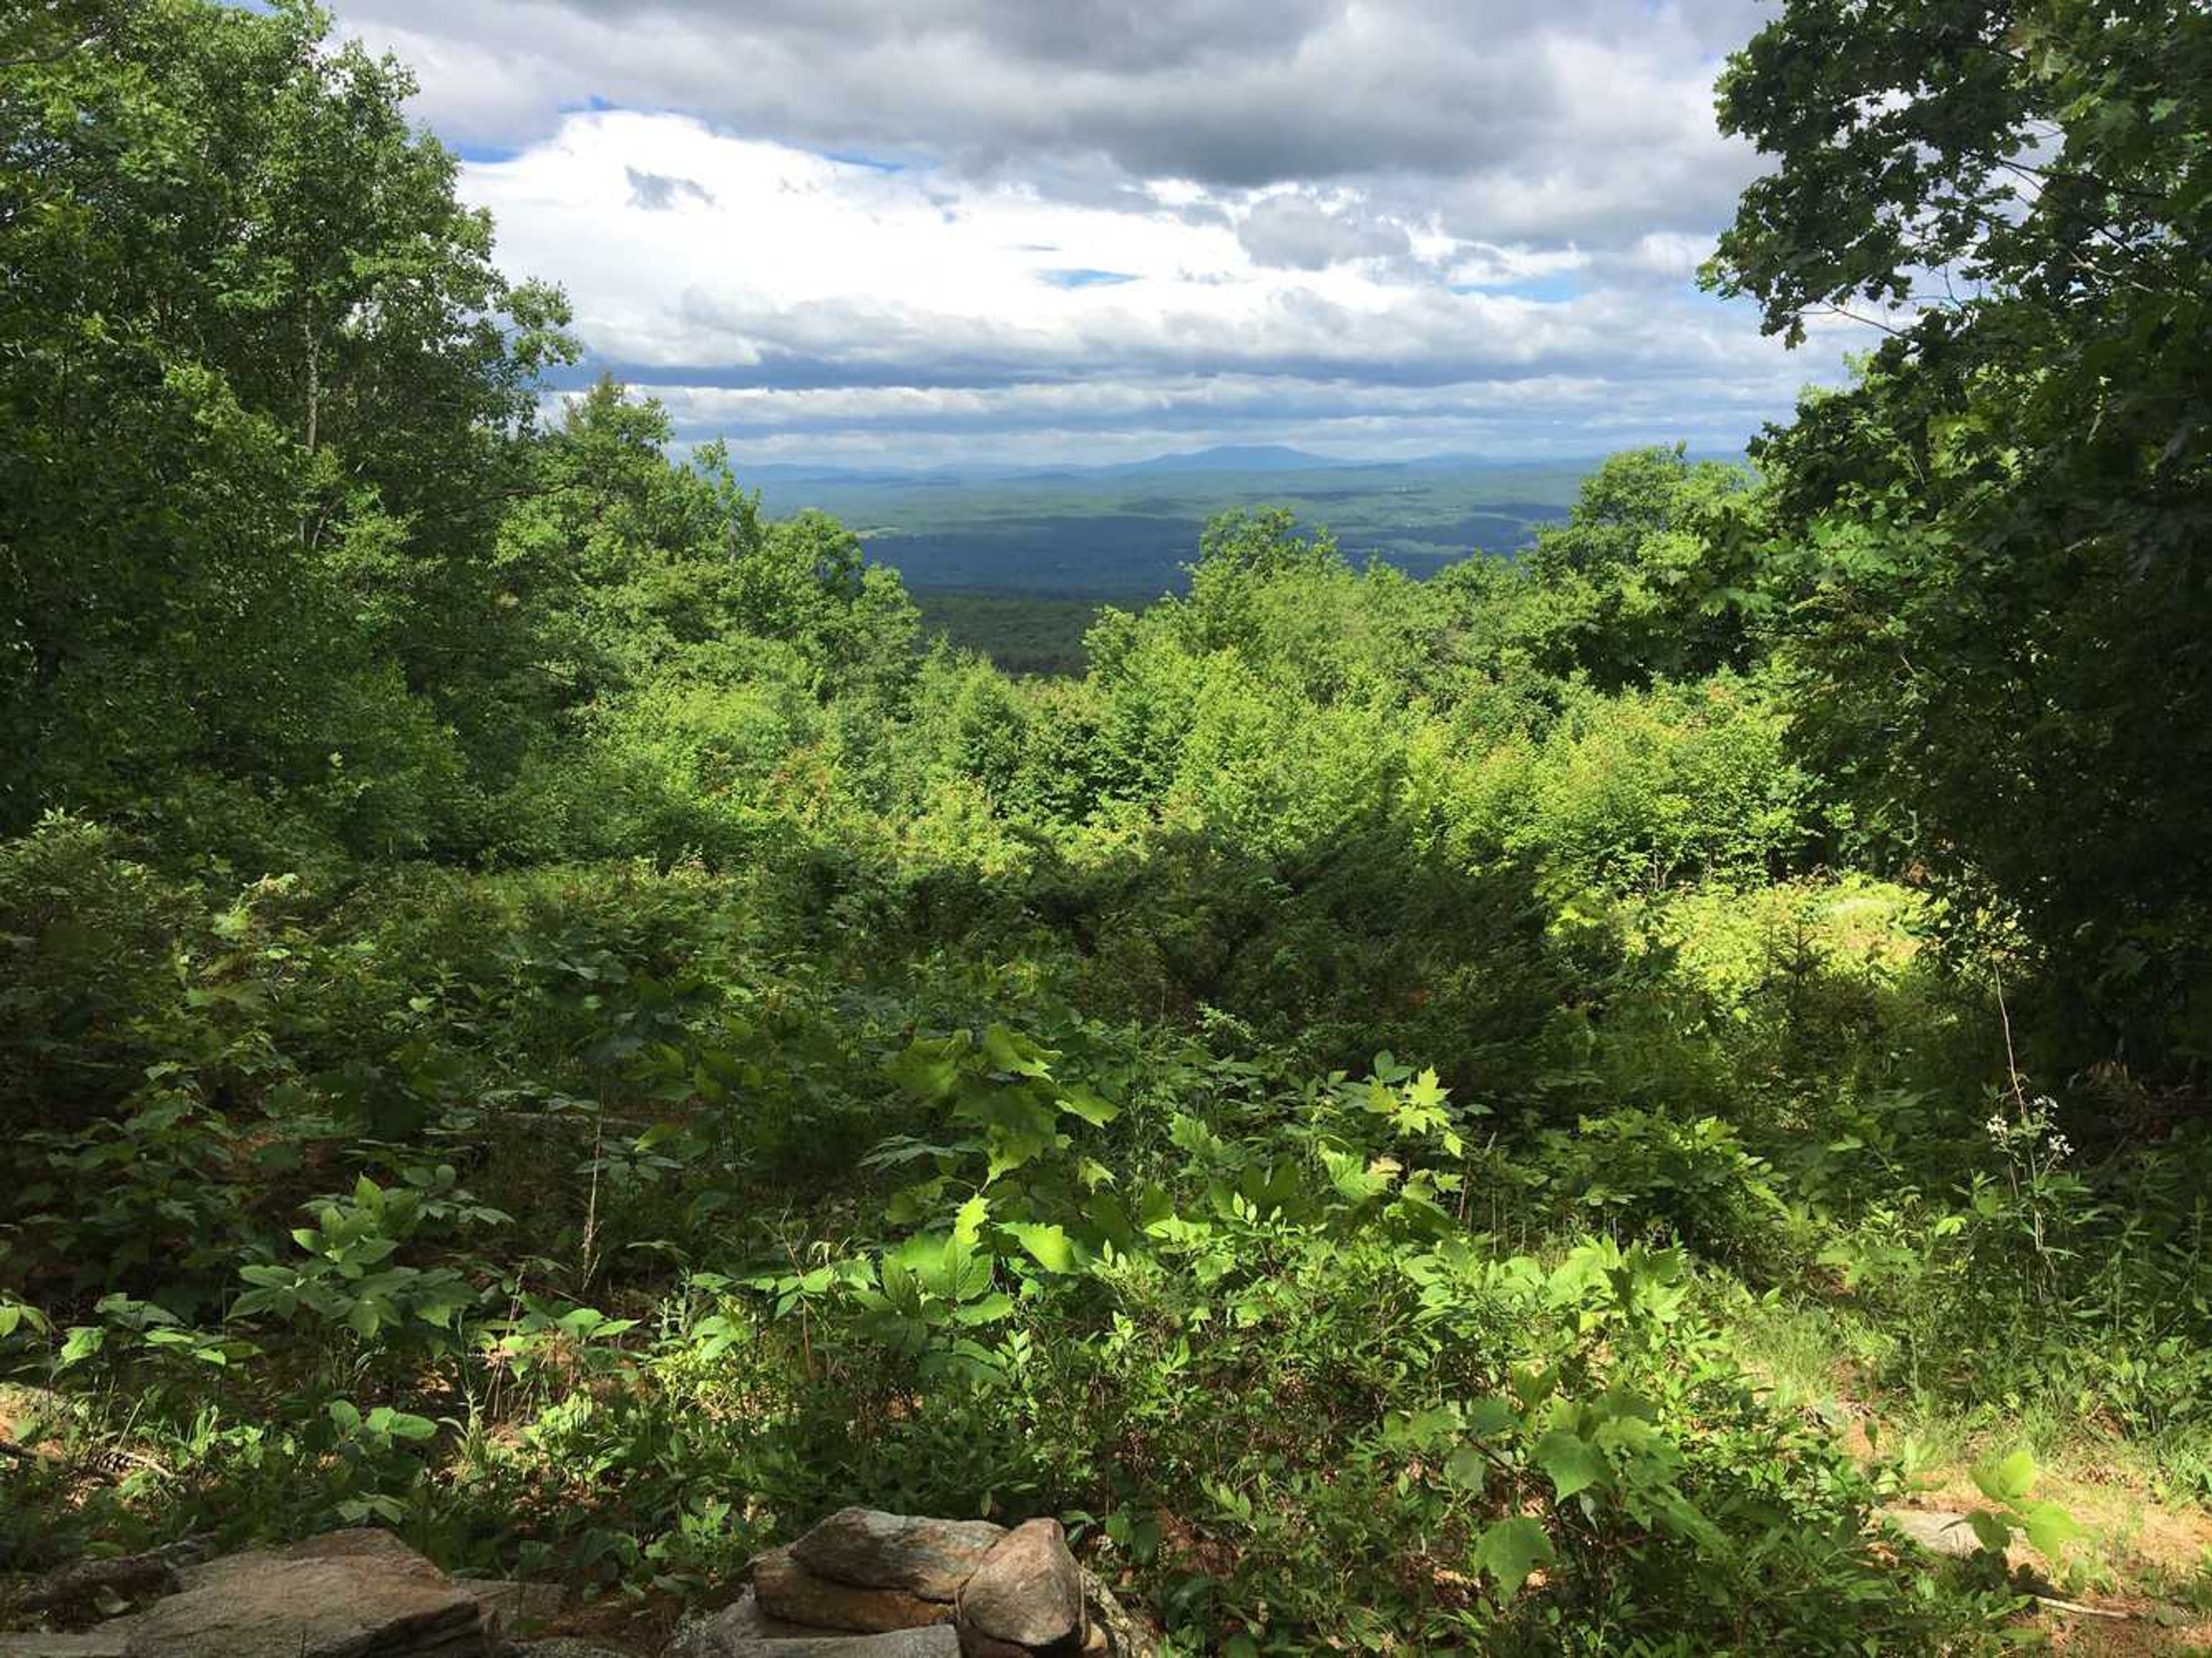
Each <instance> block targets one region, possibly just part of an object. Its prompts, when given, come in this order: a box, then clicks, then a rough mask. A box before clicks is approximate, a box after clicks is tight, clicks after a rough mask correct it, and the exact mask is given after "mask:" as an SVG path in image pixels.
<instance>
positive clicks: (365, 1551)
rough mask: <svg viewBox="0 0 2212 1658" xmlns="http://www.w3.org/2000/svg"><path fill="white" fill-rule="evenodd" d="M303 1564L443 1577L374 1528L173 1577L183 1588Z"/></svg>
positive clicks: (235, 1557) (248, 1554) (250, 1552)
mask: <svg viewBox="0 0 2212 1658" xmlns="http://www.w3.org/2000/svg"><path fill="white" fill-rule="evenodd" d="M305 1562H325V1563H330V1562H337V1563H343V1564H346V1565H349V1566H352V1567H354V1568H356V1569H357V1570H362V1571H363V1572H367V1573H371V1574H374V1575H378V1576H400V1577H419V1578H421V1579H422V1581H423V1582H430V1583H447V1582H449V1580H448V1579H447V1576H446V1574H445V1573H443V1572H442V1571H440V1570H438V1568H437V1567H436V1566H435V1564H432V1563H431V1562H430V1561H429V1560H428V1559H427V1558H424V1557H423V1556H422V1555H419V1554H417V1553H416V1552H415V1551H414V1550H413V1549H410V1548H409V1547H408V1546H407V1545H406V1544H404V1543H403V1542H401V1541H400V1540H398V1538H396V1537H394V1536H393V1535H392V1533H390V1532H388V1531H380V1530H379V1529H378V1528H377V1527H374V1526H355V1527H350V1528H349V1529H347V1530H345V1531H330V1532H325V1533H322V1534H321V1535H320V1536H319V1537H309V1538H304V1539H302V1540H301V1541H299V1542H297V1543H287V1544H284V1545H283V1546H280V1547H277V1548H271V1549H241V1550H240V1551H239V1552H237V1553H236V1554H226V1555H222V1556H219V1557H218V1558H215V1559H213V1560H207V1561H203V1562H201V1563H199V1564H194V1565H187V1566H185V1567H184V1568H183V1569H182V1570H181V1571H180V1573H179V1575H180V1576H182V1577H183V1578H184V1580H185V1588H187V1589H202V1588H213V1587H216V1586H217V1585H220V1584H222V1583H227V1582H237V1581H240V1580H242V1579H248V1578H252V1577H256V1576H259V1575H260V1574H261V1573H263V1572H264V1571H267V1570H270V1569H271V1568H281V1567H283V1566H287V1565H296V1564H301V1563H305Z"/></svg>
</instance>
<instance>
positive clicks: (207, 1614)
mask: <svg viewBox="0 0 2212 1658" xmlns="http://www.w3.org/2000/svg"><path fill="white" fill-rule="evenodd" d="M183 1576H184V1579H185V1588H184V1590H183V1592H182V1593H181V1594H173V1595H171V1596H169V1597H168V1598H167V1600H157V1601H155V1603H154V1604H153V1605H152V1606H149V1607H148V1608H147V1609H146V1610H145V1611H143V1612H137V1613H136V1614H134V1615H132V1616H131V1617H129V1618H124V1619H117V1620H116V1622H115V1624H113V1625H110V1627H111V1628H113V1629H118V1630H119V1631H122V1633H123V1635H124V1638H125V1652H126V1653H127V1654H128V1655H129V1658H482V1655H483V1654H485V1653H486V1652H488V1651H489V1642H488V1641H487V1639H486V1637H485V1635H484V1631H483V1624H482V1619H481V1614H480V1612H479V1609H478V1607H477V1602H476V1601H475V1600H472V1599H471V1598H470V1597H469V1596H468V1595H466V1594H462V1593H461V1592H460V1591H459V1589H457V1588H454V1587H453V1584H452V1583H451V1582H449V1581H447V1577H446V1576H445V1574H444V1573H443V1572H441V1571H440V1570H438V1569H437V1567H435V1565H433V1564H431V1563H430V1562H429V1561H428V1560H426V1559H424V1558H422V1556H421V1555H419V1554H417V1553H416V1552H415V1551H414V1550H412V1549H410V1548H409V1547H408V1546H406V1545H405V1544H404V1543H402V1542H400V1541H399V1540H398V1539H397V1538H395V1537H392V1536H391V1535H390V1534H388V1533H384V1532H379V1531H371V1530H361V1531H352V1532H333V1533H330V1534H329V1535H327V1536H325V1537H318V1538H311V1539H309V1540H307V1542H304V1543H297V1544H294V1545H292V1546H289V1547H288V1548H282V1549H249V1550H247V1551H246V1552H243V1553H240V1554H234V1555H228V1556H226V1557H224V1558H222V1559H220V1560H212V1561H210V1562H208V1563H207V1564H204V1565H200V1566H195V1567H191V1568H188V1569H187V1570H185V1572H184V1573H183Z"/></svg>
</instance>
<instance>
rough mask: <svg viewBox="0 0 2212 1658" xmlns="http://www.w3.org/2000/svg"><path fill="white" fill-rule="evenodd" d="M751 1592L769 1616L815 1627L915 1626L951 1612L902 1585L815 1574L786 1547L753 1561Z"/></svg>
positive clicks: (876, 1629) (877, 1629)
mask: <svg viewBox="0 0 2212 1658" xmlns="http://www.w3.org/2000/svg"><path fill="white" fill-rule="evenodd" d="M753 1592H754V1593H755V1594H757V1595H758V1596H759V1598H760V1604H761V1606H762V1607H763V1610H765V1611H766V1612H769V1614H770V1615H771V1616H773V1617H776V1618H781V1619H788V1620H789V1621H790V1622H792V1623H794V1624H807V1625H812V1626H813V1627H814V1628H816V1629H817V1630H840V1631H855V1632H858V1633H860V1634H864V1635H873V1634H881V1633H884V1632H886V1631H891V1630H904V1629H920V1628H922V1627H924V1626H925V1625H930V1624H940V1623H945V1622H947V1621H948V1620H950V1619H951V1616H952V1608H951V1606H947V1605H946V1604H945V1603H944V1602H943V1601H941V1600H923V1599H922V1598H921V1596H920V1595H918V1594H908V1592H907V1591H906V1590H904V1589H874V1588H860V1587H859V1586H857V1585H855V1584H852V1583H839V1582H832V1581H831V1580H830V1579H829V1578H827V1577H817V1576H815V1575H814V1574H813V1573H812V1572H811V1571H809V1570H806V1568H805V1567H804V1566H802V1565H800V1564H799V1562H798V1561H796V1560H794V1559H793V1558H792V1554H791V1551H790V1550H789V1549H771V1550H770V1551H769V1552H768V1553H766V1554H763V1555H762V1556H761V1557H760V1558H758V1559H757V1560H755V1561H754V1562H753Z"/></svg>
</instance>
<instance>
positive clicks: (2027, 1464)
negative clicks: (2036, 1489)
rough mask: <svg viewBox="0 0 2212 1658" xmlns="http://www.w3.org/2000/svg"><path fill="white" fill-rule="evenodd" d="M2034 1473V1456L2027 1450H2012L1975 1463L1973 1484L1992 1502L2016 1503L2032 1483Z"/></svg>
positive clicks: (2025, 1493)
mask: <svg viewBox="0 0 2212 1658" xmlns="http://www.w3.org/2000/svg"><path fill="white" fill-rule="evenodd" d="M2035 1474H2036V1467H2035V1458H2034V1457H2033V1455H2031V1454H2030V1453H2028V1452H2027V1451H2015V1452H2014V1453H2013V1454H2012V1455H2010V1456H2008V1457H2005V1458H2002V1460H2000V1461H1996V1462H1984V1463H1980V1464H1978V1465H1977V1466H1976V1467H1975V1469H1974V1484H1976V1485H1979V1486H1980V1487H1981V1488H1982V1495H1983V1496H1984V1497H1988V1498H1989V1499H1990V1501H1991V1502H1992V1503H2017V1502H2019V1501H2020V1499H2021V1497H2026V1496H2027V1493H2028V1491H2029V1490H2030V1488H2031V1487H2033V1485H2034V1484H2035Z"/></svg>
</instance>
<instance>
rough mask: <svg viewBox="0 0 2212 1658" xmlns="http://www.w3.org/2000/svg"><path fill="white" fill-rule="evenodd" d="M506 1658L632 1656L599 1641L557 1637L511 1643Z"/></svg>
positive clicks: (608, 1657)
mask: <svg viewBox="0 0 2212 1658" xmlns="http://www.w3.org/2000/svg"><path fill="white" fill-rule="evenodd" d="M506 1658H630V1655H629V1653H626V1652H623V1651H621V1650H619V1649H617V1648H614V1647H603V1646H601V1645H600V1644H599V1643H598V1642H597V1641H580V1640H578V1639H577V1638H576V1637H574V1636H573V1635H556V1636H551V1637H548V1638H547V1639H545V1640H543V1641H511V1642H509V1643H507V1654H506Z"/></svg>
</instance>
